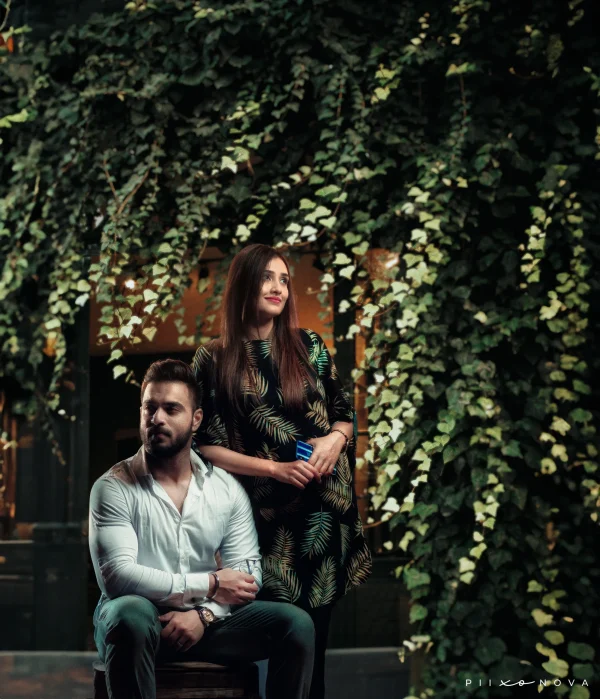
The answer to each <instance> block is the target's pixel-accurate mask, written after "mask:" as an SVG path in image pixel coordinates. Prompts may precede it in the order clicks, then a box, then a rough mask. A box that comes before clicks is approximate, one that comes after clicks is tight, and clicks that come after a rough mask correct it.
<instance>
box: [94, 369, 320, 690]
mask: <svg viewBox="0 0 600 699" xmlns="http://www.w3.org/2000/svg"><path fill="white" fill-rule="evenodd" d="M197 392H198V389H197V385H196V381H195V378H194V374H193V372H192V370H191V369H190V368H189V366H188V365H187V364H185V363H184V362H181V361H178V360H173V359H166V360H164V361H159V362H155V363H154V364H152V365H151V366H150V368H149V369H148V371H147V372H146V375H145V377H144V381H143V383H142V392H141V393H142V405H141V409H140V436H141V438H142V442H143V446H142V447H141V448H140V450H139V451H138V452H137V454H135V456H133V457H131V458H129V459H126V460H125V461H122V462H120V463H118V464H116V465H115V466H113V467H112V468H111V469H110V470H109V471H108V472H107V473H105V474H104V475H103V476H101V477H100V478H99V479H98V480H97V481H96V483H94V486H93V488H92V493H91V497H90V551H91V556H92V561H93V564H94V570H95V573H96V579H97V580H98V585H99V586H100V589H101V591H102V596H101V598H100V601H99V603H98V606H97V608H96V611H95V613H94V626H95V640H96V645H97V647H98V652H99V654H100V658H101V659H102V661H103V662H104V663H105V665H106V682H107V687H108V694H109V696H110V697H111V699H134V698H135V699H154V698H155V697H156V682H155V675H154V668H155V662H160V661H163V660H186V659H189V660H202V661H206V662H214V663H222V664H233V663H239V662H240V660H242V661H243V660H247V661H253V660H261V659H265V658H269V673H268V677H267V697H268V698H269V699H295V698H298V699H300V698H301V697H307V696H308V693H309V689H310V677H311V674H312V665H313V656H314V627H313V623H312V620H311V618H310V617H309V615H308V614H307V613H306V612H304V611H303V610H301V609H299V608H297V607H295V606H293V605H291V604H284V603H279V602H263V601H254V598H255V596H256V593H257V592H258V590H259V588H260V585H261V582H262V572H261V567H260V553H259V550H258V540H257V535H256V529H255V527H254V520H253V517H252V510H251V506H250V501H249V499H248V496H247V495H246V492H245V491H244V489H243V488H242V486H241V485H240V484H239V483H238V481H237V480H236V479H235V478H234V477H233V476H231V475H230V474H228V473H227V472H226V471H224V470H222V469H219V468H215V467H213V466H212V465H211V464H210V463H207V462H204V461H203V460H202V459H201V458H200V457H199V456H198V455H197V454H196V453H195V452H194V451H192V449H191V443H192V434H193V433H194V431H195V430H196V429H197V428H198V426H199V425H200V423H201V421H202V410H201V409H200V408H199V407H198V406H199V405H200V399H201V396H199V395H197ZM217 551H220V553H221V557H222V565H223V568H222V569H219V570H216V568H217V565H216V563H215V555H216V553H217ZM240 605H241V606H240Z"/></svg>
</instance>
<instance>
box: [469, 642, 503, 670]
mask: <svg viewBox="0 0 600 699" xmlns="http://www.w3.org/2000/svg"><path fill="white" fill-rule="evenodd" d="M505 653H506V644H505V643H504V641H503V640H502V639H501V638H498V637H491V638H485V639H480V640H479V642H478V643H477V646H476V647H475V651H474V655H475V658H476V659H477V660H478V661H479V662H480V663H481V664H482V665H484V666H488V665H491V664H492V663H496V662H498V661H499V660H501V658H502V656H503V655H504V654H505Z"/></svg>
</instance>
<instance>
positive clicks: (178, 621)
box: [158, 609, 204, 653]
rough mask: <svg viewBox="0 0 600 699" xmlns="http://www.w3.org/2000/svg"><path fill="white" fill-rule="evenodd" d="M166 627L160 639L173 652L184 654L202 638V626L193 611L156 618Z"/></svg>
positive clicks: (168, 613) (196, 613)
mask: <svg viewBox="0 0 600 699" xmlns="http://www.w3.org/2000/svg"><path fill="white" fill-rule="evenodd" d="M158 620H159V621H160V622H161V623H163V624H165V623H166V626H165V627H164V628H163V630H162V631H161V632H160V635H161V638H162V639H163V640H164V641H166V642H167V643H169V644H170V645H172V646H175V650H180V651H182V652H184V653H185V651H188V650H189V649H190V648H191V647H192V646H195V645H196V643H198V641H199V640H200V639H201V638H202V636H204V624H203V623H202V620H201V619H200V616H199V615H198V612H197V611H196V610H195V609H192V610H191V611H189V612H167V613H166V614H163V615H162V616H159V617H158Z"/></svg>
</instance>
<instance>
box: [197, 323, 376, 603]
mask: <svg viewBox="0 0 600 699" xmlns="http://www.w3.org/2000/svg"><path fill="white" fill-rule="evenodd" d="M300 334H301V337H302V340H303V342H304V344H305V346H306V348H307V350H308V355H309V362H310V366H311V368H312V371H313V378H314V383H315V388H312V387H311V386H310V385H309V384H308V382H306V383H305V386H306V390H307V401H306V406H305V407H304V408H303V409H302V410H299V411H298V410H291V409H288V408H286V406H285V405H284V402H283V395H282V391H281V386H280V384H279V380H278V372H277V367H276V366H275V364H274V360H273V354H272V351H271V350H272V345H271V341H270V340H252V341H246V342H244V347H245V350H246V356H247V358H248V366H249V368H250V375H249V377H247V378H246V379H245V380H244V382H243V385H242V386H240V391H241V392H242V394H243V395H246V396H247V400H246V401H245V405H246V408H245V410H246V414H245V415H244V416H241V417H237V418H236V419H235V422H234V423H232V424H231V425H230V427H231V428H232V429H230V430H229V433H232V434H234V435H235V437H234V440H233V442H232V443H230V440H229V437H228V430H227V420H233V415H232V411H231V410H228V409H227V407H224V406H223V405H221V404H220V402H219V400H218V396H217V395H216V391H215V381H214V379H215V365H214V357H213V355H212V354H211V352H210V350H209V349H207V347H206V346H202V347H199V348H198V350H197V351H196V354H195V357H194V361H193V364H192V366H193V369H194V373H195V375H196V380H197V381H198V383H199V384H200V386H201V388H202V395H203V400H202V409H203V412H204V417H203V420H202V424H201V425H200V428H199V429H198V431H197V433H196V445H197V446H200V445H203V444H206V445H217V446H223V447H226V448H228V449H233V450H234V451H237V452H239V453H242V454H247V455H248V456H254V457H258V458H261V459H269V460H271V461H274V462H278V463H282V462H288V461H294V460H295V458H296V442H297V440H303V441H306V440H307V439H310V438H311V437H323V436H324V435H326V434H329V432H330V430H331V426H332V425H333V424H334V423H335V422H337V421H341V422H352V421H353V419H354V408H353V407H352V404H351V402H350V400H349V398H348V396H347V395H346V393H345V392H344V390H343V388H342V384H341V381H340V379H339V376H338V373H337V370H336V368H335V364H334V362H333V360H332V358H331V355H330V354H329V351H328V349H327V347H326V345H325V343H324V342H323V340H322V338H321V337H320V336H319V335H318V334H317V333H315V332H314V331H312V330H300ZM355 456H356V453H355V444H354V440H352V441H351V443H350V445H349V447H348V452H347V454H340V457H339V459H338V462H337V469H336V474H335V475H332V476H328V477H326V478H324V479H323V480H322V482H321V483H320V484H319V483H316V481H313V482H311V483H310V484H309V485H308V486H307V487H306V488H305V490H299V489H298V488H295V487H293V486H290V485H285V484H283V483H280V482H279V481H277V480H275V479H273V478H264V477H249V476H246V477H241V478H240V480H242V482H243V484H244V487H245V488H246V490H247V491H248V494H249V495H250V499H251V501H252V504H253V507H254V513H255V520H256V527H257V530H258V537H259V542H260V547H261V552H262V557H263V561H262V562H263V589H262V590H261V596H262V598H263V599H272V600H276V601H281V602H291V603H293V604H297V605H299V606H301V607H304V608H305V609H309V608H314V607H322V606H325V605H328V604H331V603H333V602H335V601H336V600H337V599H339V598H340V597H341V596H343V595H344V594H345V593H346V592H348V591H349V590H351V589H352V588H353V587H354V586H356V585H360V584H361V583H363V582H364V581H365V580H366V579H367V578H368V576H369V573H370V571H371V555H370V553H369V549H368V547H367V544H366V541H365V538H364V535H363V530H362V524H361V522H360V518H359V515H358V508H357V506H356V495H355V492H354V465H355V460H356V459H355Z"/></svg>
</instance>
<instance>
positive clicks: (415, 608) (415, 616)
mask: <svg viewBox="0 0 600 699" xmlns="http://www.w3.org/2000/svg"><path fill="white" fill-rule="evenodd" d="M427 614H428V611H427V607H424V606H423V605H422V604H412V605H411V607H410V614H409V621H410V623H411V624H414V623H415V622H417V621H421V620H422V619H425V617H426V616H427Z"/></svg>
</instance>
